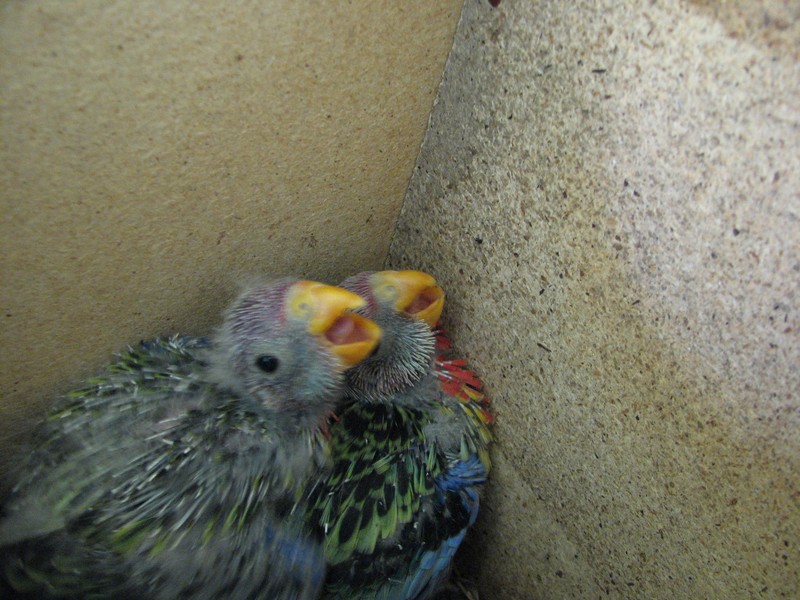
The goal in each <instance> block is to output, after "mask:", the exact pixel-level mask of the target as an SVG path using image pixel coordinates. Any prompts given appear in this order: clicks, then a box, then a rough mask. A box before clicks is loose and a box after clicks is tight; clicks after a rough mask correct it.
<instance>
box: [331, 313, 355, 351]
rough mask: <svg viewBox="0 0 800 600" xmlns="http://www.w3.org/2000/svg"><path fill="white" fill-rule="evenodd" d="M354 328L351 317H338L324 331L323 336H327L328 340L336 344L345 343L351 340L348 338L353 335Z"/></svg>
mask: <svg viewBox="0 0 800 600" xmlns="http://www.w3.org/2000/svg"><path fill="white" fill-rule="evenodd" d="M355 329H356V324H355V322H354V321H353V319H351V318H349V317H339V318H338V319H336V321H335V322H334V323H333V325H331V326H330V328H329V329H328V331H326V332H325V337H326V338H328V341H330V342H331V343H332V344H334V345H337V346H339V345H341V344H347V343H348V342H350V341H353V340H352V339H350V338H352V337H353V333H354V331H355Z"/></svg>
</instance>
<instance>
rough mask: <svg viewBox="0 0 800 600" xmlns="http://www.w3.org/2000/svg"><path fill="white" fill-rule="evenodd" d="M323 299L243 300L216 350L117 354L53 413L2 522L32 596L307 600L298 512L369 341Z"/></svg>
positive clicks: (296, 293) (289, 290)
mask: <svg viewBox="0 0 800 600" xmlns="http://www.w3.org/2000/svg"><path fill="white" fill-rule="evenodd" d="M360 304H361V301H360V300H359V299H358V298H357V297H355V296H354V295H353V294H350V293H348V292H344V291H343V290H339V289H337V288H331V287H330V286H323V285H321V284H316V283H314V282H307V281H298V280H279V281H278V282H274V283H272V284H269V285H266V286H262V287H259V288H255V289H253V290H249V291H247V292H245V293H244V294H243V295H242V296H240V297H239V298H238V299H237V301H236V302H235V303H234V304H233V306H232V307H231V308H230V309H229V311H228V312H227V313H226V316H225V319H224V322H223V325H222V327H221V328H220V330H219V331H218V332H217V334H216V335H215V336H214V337H213V338H212V339H211V340H210V341H209V340H206V339H204V338H192V337H181V336H176V337H173V338H170V339H167V340H155V341H153V342H142V343H141V344H140V345H139V346H138V347H137V348H135V349H134V348H129V349H128V351H127V352H125V353H123V354H121V355H120V356H119V358H118V360H117V361H116V362H114V363H113V364H112V365H110V366H109V367H108V368H106V370H105V371H104V372H103V373H101V374H100V375H98V376H97V377H94V378H92V379H90V380H88V381H87V382H86V383H85V385H83V386H81V387H80V388H79V389H77V390H75V391H73V392H71V393H69V394H68V395H67V396H66V397H65V398H63V399H62V400H61V401H60V402H59V403H58V404H57V405H56V407H54V409H53V410H52V411H51V412H50V413H49V415H48V418H47V420H46V422H45V423H44V424H43V425H42V427H41V428H40V431H39V433H38V435H37V440H36V443H37V446H36V448H35V449H34V450H33V452H32V453H31V454H30V455H29V457H28V458H27V459H26V460H25V462H24V469H23V475H22V476H21V477H20V479H19V481H18V483H17V485H16V487H15V489H14V491H13V492H12V495H11V497H10V498H9V499H8V500H7V501H6V503H5V504H4V506H3V513H2V519H0V566H2V570H3V574H4V576H5V577H6V579H7V580H8V582H9V583H10V585H11V586H12V588H14V589H15V590H16V591H17V592H18V593H20V594H22V593H27V594H29V595H31V596H33V597H76V598H77V597H81V598H84V597H85V598H112V597H123V598H127V597H132V598H133V597H147V598H177V597H181V598H298V599H302V598H314V597H316V594H317V591H318V589H319V587H320V585H321V583H322V581H323V578H324V569H325V566H324V559H323V555H322V549H321V546H320V544H319V540H318V539H316V538H315V537H314V535H313V532H310V531H309V530H308V529H307V527H306V525H305V523H304V522H303V520H302V519H301V518H300V517H299V516H298V515H297V512H296V511H295V506H296V504H297V502H298V499H299V498H300V495H301V493H302V491H303V489H304V488H305V486H306V483H307V481H308V479H309V478H310V477H311V476H312V475H317V474H318V473H319V472H320V471H322V470H324V469H326V468H328V466H329V454H328V443H327V440H326V438H325V436H324V433H323V430H324V426H325V424H326V420H327V415H328V413H329V412H330V411H331V410H332V409H333V407H334V405H335V403H336V401H337V400H338V399H339V396H340V395H341V391H342V387H343V376H342V372H343V371H344V369H345V368H346V367H348V366H351V365H352V364H354V363H355V362H357V361H358V360H360V359H362V358H363V357H364V356H366V355H367V354H368V353H369V352H370V351H371V349H372V347H374V345H375V344H376V343H377V339H378V337H379V330H378V328H377V327H375V326H374V324H372V323H370V322H369V321H367V320H366V319H363V318H361V317H357V316H356V315H353V314H352V313H349V312H346V311H347V310H349V309H353V308H356V307H358V306H359V305H360Z"/></svg>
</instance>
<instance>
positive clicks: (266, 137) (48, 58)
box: [0, 0, 462, 462]
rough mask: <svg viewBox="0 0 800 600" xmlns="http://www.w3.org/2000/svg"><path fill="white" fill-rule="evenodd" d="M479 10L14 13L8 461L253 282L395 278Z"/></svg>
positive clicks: (74, 7)
mask: <svg viewBox="0 0 800 600" xmlns="http://www.w3.org/2000/svg"><path fill="white" fill-rule="evenodd" d="M461 6H462V2H461V0H447V1H443V2H436V3H431V2H422V1H415V2H403V3H395V2H388V1H387V2H370V3H358V2H356V3H345V2H339V1H338V0H330V1H323V2H315V3H313V4H311V3H302V2H300V3H298V2H290V1H278V0H272V1H247V2H236V3H229V2H221V1H214V0H204V1H202V2H188V1H172V2H154V1H135V2H133V1H120V2H106V1H99V0H82V1H78V2H68V3H65V2H60V1H45V0H30V1H26V2H3V3H2V4H0V210H2V214H3V218H2V231H0V273H1V274H2V288H1V291H0V305H2V319H3V327H2V330H0V354H2V389H3V394H2V401H1V402H0V410H1V411H2V413H1V414H2V418H0V442H2V444H1V445H0V447H2V448H3V451H2V452H0V455H1V457H2V458H3V459H5V460H7V459H8V457H9V455H10V453H11V448H10V444H11V442H12V441H13V440H17V439H19V438H20V436H22V434H23V433H24V432H25V430H26V429H27V427H28V425H29V424H30V422H31V419H32V418H33V417H34V416H36V415H39V414H40V413H41V410H42V407H43V406H44V404H46V403H48V402H49V401H50V396H51V394H52V392H53V391H54V390H56V389H59V388H61V387H63V386H64V385H65V384H68V383H69V382H70V381H74V379H75V377H77V376H78V375H80V374H82V373H85V372H87V371H89V370H91V369H93V368H95V366H96V365H98V364H100V363H101V362H102V361H104V360H106V359H107V358H108V356H109V355H110V354H111V353H112V352H113V351H116V350H118V349H120V347H121V346H122V345H123V344H125V343H127V342H135V341H137V340H138V339H140V338H142V337H150V336H154V335H165V334H170V333H174V332H175V331H178V330H180V331H186V332H195V333H202V332H206V331H208V329H209V327H210V326H211V325H212V324H213V323H214V322H216V320H217V316H218V314H219V311H220V309H221V307H222V306H223V305H224V303H225V302H226V301H227V300H228V299H229V298H230V297H231V295H232V294H233V293H234V290H235V287H236V285H237V284H238V283H239V280H240V279H241V278H244V277H247V276H250V275H253V274H263V275H267V276H270V275H280V274H286V273H299V274H302V275H305V276H309V277H315V278H322V279H326V280H331V281H337V280H339V279H341V278H342V277H343V276H345V275H347V274H349V273H352V272H354V271H359V270H362V269H365V268H375V267H379V266H380V265H381V263H382V262H383V260H384V259H385V257H386V252H387V249H388V245H389V240H390V236H391V232H392V230H393V229H394V224H395V220H396V217H397V214H398V212H399V210H400V206H401V203H402V200H403V195H404V193H405V190H406V187H407V185H408V180H409V177H410V176H411V172H412V168H413V164H414V160H415V158H416V156H417V153H418V151H419V144H420V142H421V141H422V137H423V135H424V132H425V127H426V125H427V122H428V116H429V114H430V108H431V105H432V103H433V98H434V95H435V92H436V88H437V85H438V84H439V82H440V80H441V74H442V70H443V68H444V63H445V60H446V57H447V53H448V52H449V50H450V47H451V45H452V39H453V34H454V32H455V27H456V24H457V21H458V15H459V12H460V10H461ZM410 40H413V41H414V43H409V41H410ZM0 462H2V461H0Z"/></svg>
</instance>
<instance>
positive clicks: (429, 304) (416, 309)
mask: <svg viewBox="0 0 800 600" xmlns="http://www.w3.org/2000/svg"><path fill="white" fill-rule="evenodd" d="M377 276H378V277H379V278H380V279H381V281H382V282H383V283H385V284H390V285H392V286H394V287H395V288H396V289H397V290H398V295H397V302H396V304H395V308H396V309H397V310H399V311H402V312H404V313H406V314H408V315H411V316H412V317H416V318H418V319H422V320H423V321H425V322H426V323H427V324H428V325H429V326H430V327H431V328H433V327H434V326H435V325H436V323H437V322H438V321H439V317H440V316H441V315H442V309H443V308H444V290H443V289H442V288H440V287H439V286H438V285H436V280H435V279H434V278H433V277H431V276H430V275H428V274H427V273H423V272H422V271H383V272H381V273H378V274H377Z"/></svg>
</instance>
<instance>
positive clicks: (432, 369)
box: [309, 271, 492, 600]
mask: <svg viewBox="0 0 800 600" xmlns="http://www.w3.org/2000/svg"><path fill="white" fill-rule="evenodd" d="M342 287H345V288H347V289H349V290H352V291H354V292H356V293H357V294H359V295H360V296H361V297H363V298H364V299H365V300H366V306H365V307H364V308H363V309H361V310H360V312H361V313H362V314H363V315H365V316H367V317H369V318H370V319H373V320H374V321H375V322H376V323H378V324H379V326H380V327H381V329H382V331H383V337H382V340H381V344H380V346H379V348H378V349H377V350H376V351H375V353H374V354H373V355H372V356H370V357H368V358H367V359H365V360H364V361H363V362H361V363H360V364H359V365H357V366H356V367H354V368H353V369H351V370H350V371H348V373H347V400H346V401H345V404H344V405H343V408H342V409H341V410H340V415H339V421H338V422H337V423H336V424H335V425H334V427H333V428H332V430H331V437H332V439H331V443H332V455H333V457H334V467H333V472H332V473H331V474H330V476H328V477H327V478H325V479H321V480H320V481H318V482H317V483H316V484H315V485H314V486H313V487H312V488H311V491H310V497H311V506H312V507H313V508H312V509H311V510H310V513H309V514H310V520H311V523H312V525H314V526H317V527H319V528H320V529H321V530H322V531H323V533H324V536H325V554H326V559H327V561H328V569H329V571H328V576H327V581H326V586H325V593H324V595H323V597H325V598H341V599H344V598H361V599H365V600H366V599H379V598H382V599H390V598H391V599H423V598H429V597H431V596H432V595H433V594H434V593H435V591H436V590H437V589H438V588H439V587H440V586H441V585H442V583H443V582H444V581H445V580H446V579H447V577H448V574H449V570H450V566H451V563H452V558H453V555H454V554H455V552H456V550H457V549H458V546H459V545H460V543H461V541H462V540H463V538H464V535H465V533H466V531H467V528H468V527H469V526H470V525H472V523H473V522H474V521H475V518H476V516H477V513H478V506H479V495H478V491H479V488H480V486H481V484H483V482H484V481H485V479H486V474H487V472H488V470H489V466H490V465H489V458H488V452H487V447H488V444H489V442H490V441H491V433H490V431H489V424H490V423H491V421H492V417H491V415H490V414H489V412H488V409H487V408H486V402H487V401H486V399H485V398H484V396H483V394H482V392H481V387H482V385H481V383H480V381H479V380H478V379H477V377H475V376H474V375H473V374H472V373H471V372H470V371H469V369H468V368H467V367H466V365H465V364H464V363H463V361H459V360H457V359H455V358H453V357H452V356H451V351H450V349H449V341H448V340H447V338H446V336H444V333H443V332H442V331H441V329H438V328H437V330H436V332H434V331H433V330H432V328H433V327H434V325H436V323H437V322H438V319H439V316H440V314H441V311H442V308H443V305H444V292H443V291H442V290H441V288H439V287H438V286H437V285H436V282H435V280H434V279H433V277H431V276H429V275H427V274H425V273H421V272H419V271H383V272H366V273H360V274H358V275H356V276H353V277H351V278H349V279H347V280H346V281H345V282H343V283H342Z"/></svg>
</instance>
